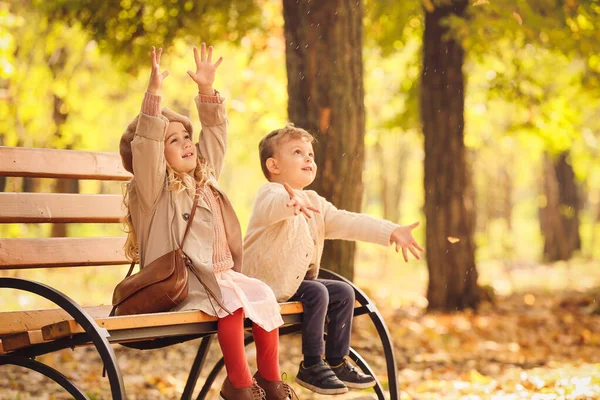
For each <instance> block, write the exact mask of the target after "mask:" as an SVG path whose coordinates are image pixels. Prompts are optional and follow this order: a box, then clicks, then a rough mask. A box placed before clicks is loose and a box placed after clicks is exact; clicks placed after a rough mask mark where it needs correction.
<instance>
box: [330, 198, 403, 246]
mask: <svg viewBox="0 0 600 400" xmlns="http://www.w3.org/2000/svg"><path fill="white" fill-rule="evenodd" d="M321 203H322V207H321V212H322V213H323V218H324V224H325V239H342V240H352V241H361V242H369V243H376V244H380V245H382V246H389V245H390V237H391V236H392V232H394V230H395V229H396V228H398V227H399V226H400V225H398V224H395V223H393V222H390V221H387V220H384V219H380V218H376V217H372V216H370V215H367V214H359V213H353V212H350V211H345V210H338V209H337V208H336V207H335V206H334V205H333V204H331V203H330V202H328V201H327V200H325V199H324V198H322V197H321Z"/></svg>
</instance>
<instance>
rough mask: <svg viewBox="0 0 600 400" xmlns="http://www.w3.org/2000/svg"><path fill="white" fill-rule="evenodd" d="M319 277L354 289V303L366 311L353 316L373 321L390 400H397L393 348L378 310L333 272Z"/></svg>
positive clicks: (347, 281) (323, 271) (396, 372)
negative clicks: (386, 377) (381, 346)
mask: <svg viewBox="0 0 600 400" xmlns="http://www.w3.org/2000/svg"><path fill="white" fill-rule="evenodd" d="M319 277H320V278H323V279H334V280H338V281H343V282H346V283H347V284H349V285H350V286H352V288H353V289H354V294H355V297H356V301H358V302H359V303H360V305H361V306H363V307H361V308H364V309H365V310H366V311H363V310H360V314H357V312H359V310H357V309H355V310H354V311H355V316H356V315H362V314H369V317H370V318H371V321H373V325H375V329H377V333H379V337H380V339H381V344H382V345H383V352H384V355H385V361H386V366H387V376H388V383H389V388H390V400H399V399H400V388H399V385H398V366H397V364H396V356H395V354H394V347H393V345H392V341H391V339H390V332H389V331H388V328H387V325H386V324H385V321H384V320H383V317H382V316H381V314H380V313H379V310H378V309H377V307H376V306H375V303H373V302H372V301H371V299H369V297H368V296H367V295H366V294H365V293H364V292H363V291H362V290H360V289H359V288H358V287H357V286H356V285H354V284H353V283H352V282H350V281H349V280H348V279H346V278H344V277H343V276H341V275H339V274H336V273H335V272H331V271H328V270H326V269H321V270H320V271H319Z"/></svg>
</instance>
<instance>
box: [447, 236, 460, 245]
mask: <svg viewBox="0 0 600 400" xmlns="http://www.w3.org/2000/svg"><path fill="white" fill-rule="evenodd" d="M448 241H449V242H450V243H452V244H454V243H458V242H460V239H459V238H456V237H453V236H448Z"/></svg>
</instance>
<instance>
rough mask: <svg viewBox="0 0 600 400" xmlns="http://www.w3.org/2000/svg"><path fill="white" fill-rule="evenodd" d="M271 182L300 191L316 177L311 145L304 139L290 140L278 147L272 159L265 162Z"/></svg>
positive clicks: (315, 165)
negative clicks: (285, 184)
mask: <svg viewBox="0 0 600 400" xmlns="http://www.w3.org/2000/svg"><path fill="white" fill-rule="evenodd" d="M267 168H269V172H270V173H271V181H273V182H279V183H287V184H288V185H290V186H291V187H292V188H293V189H298V190H302V189H304V188H305V187H306V186H308V185H310V184H311V183H312V182H313V181H314V180H315V176H316V175H317V164H315V154H314V151H313V146H312V143H310V142H309V141H307V140H305V139H290V140H287V141H285V142H283V143H282V144H280V145H279V148H278V149H277V151H276V152H275V154H274V155H273V157H272V158H270V159H269V160H267Z"/></svg>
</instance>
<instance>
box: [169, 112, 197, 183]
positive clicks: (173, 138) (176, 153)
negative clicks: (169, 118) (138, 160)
mask: <svg viewBox="0 0 600 400" xmlns="http://www.w3.org/2000/svg"><path fill="white" fill-rule="evenodd" d="M165 158H166V159H167V164H169V166H170V167H171V168H173V171H175V172H178V173H189V172H193V171H194V170H195V169H196V163H197V162H198V160H197V157H196V146H194V142H192V136H191V135H190V134H189V132H188V131H187V130H186V129H185V127H184V126H183V124H182V123H181V122H169V126H168V127H167V134H166V136H165Z"/></svg>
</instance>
